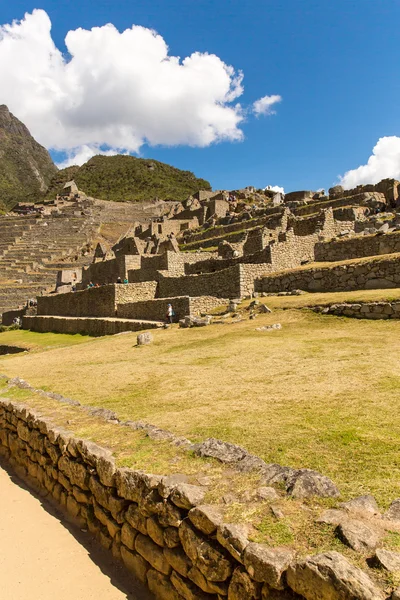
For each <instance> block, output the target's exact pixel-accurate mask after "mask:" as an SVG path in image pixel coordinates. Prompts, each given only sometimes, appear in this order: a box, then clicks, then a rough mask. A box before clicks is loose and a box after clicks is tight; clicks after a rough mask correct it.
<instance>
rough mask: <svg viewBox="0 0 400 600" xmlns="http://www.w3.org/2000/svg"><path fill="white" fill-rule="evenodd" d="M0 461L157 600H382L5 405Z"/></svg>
mask: <svg viewBox="0 0 400 600" xmlns="http://www.w3.org/2000/svg"><path fill="white" fill-rule="evenodd" d="M0 456H2V457H3V458H5V459H6V460H7V461H8V462H9V464H10V465H11V466H12V467H13V469H14V470H15V472H16V473H17V475H18V476H19V477H21V478H22V479H23V480H24V481H26V482H27V483H28V485H31V486H33V487H34V488H35V489H37V490H38V491H39V492H40V493H41V494H43V495H46V496H48V498H49V499H52V501H53V502H54V503H55V504H56V505H57V506H58V507H59V508H61V509H62V510H63V511H64V512H65V513H67V514H68V516H69V518H70V519H71V520H72V521H73V522H74V523H75V525H76V526H78V527H80V528H81V529H87V530H88V531H89V532H90V534H91V535H92V536H94V537H95V538H96V539H97V541H98V542H99V543H100V544H101V545H102V546H103V548H105V549H106V550H108V551H110V552H111V553H112V555H113V556H114V558H115V559H116V560H119V561H122V562H123V564H124V565H125V568H126V569H127V570H129V571H130V572H131V573H132V574H133V576H134V577H135V578H137V579H138V580H140V581H141V582H142V583H144V584H145V585H147V587H148V588H149V589H150V591H151V592H152V593H153V594H154V596H155V598H156V599H157V600H213V599H215V600H218V599H221V598H228V600H246V599H247V600H252V599H256V598H270V597H271V598H272V597H273V598H278V597H279V598H282V599H283V598H285V597H286V595H285V593H284V591H285V590H286V591H287V593H288V595H290V597H291V596H292V593H291V591H292V592H293V591H295V592H298V593H305V594H306V597H309V598H311V596H309V594H308V591H309V590H310V589H311V590H312V592H314V590H315V589H319V586H320V585H323V588H324V590H325V591H326V594H327V595H326V597H328V596H329V598H336V596H337V590H338V586H340V589H342V590H343V593H344V596H343V598H344V597H346V598H347V597H349V598H350V596H351V597H352V598H353V597H354V598H365V599H367V598H368V599H371V600H372V598H374V600H383V598H384V595H383V593H382V592H381V591H380V590H379V589H378V588H377V587H376V586H375V584H374V583H373V582H372V581H371V579H369V577H368V576H367V575H366V574H365V573H363V572H362V571H361V570H360V569H357V568H356V567H354V566H352V565H351V563H349V562H348V561H346V560H345V559H344V557H342V556H341V555H340V554H339V553H336V552H335V553H333V552H332V553H329V554H321V555H317V556H315V557H308V558H307V559H305V560H304V559H296V558H295V553H294V552H293V550H292V549H290V548H287V547H280V548H273V547H271V546H270V545H267V544H259V543H252V542H249V540H248V539H247V528H245V527H243V526H240V525H232V524H228V523H224V522H223V517H222V513H221V512H220V510H219V509H218V506H212V505H206V504H204V497H205V492H206V489H205V488H204V487H200V486H196V485H191V484H189V483H186V481H187V478H185V476H184V475H180V476H176V475H175V476H174V475H172V476H170V477H168V476H167V477H163V476H162V475H152V474H147V473H144V472H143V471H135V470H133V469H129V468H117V467H116V465H115V460H114V458H113V456H112V453H111V452H110V451H109V450H106V449H104V448H101V447H99V446H97V445H96V444H94V443H93V442H88V441H86V440H82V439H77V438H75V437H74V436H73V434H71V433H70V432H67V431H65V430H62V429H60V428H58V427H55V426H54V425H53V423H52V422H51V421H50V420H49V419H47V418H45V417H42V416H41V415H40V414H38V413H36V412H35V411H33V410H32V409H30V408H29V407H26V406H23V405H21V404H18V403H16V402H14V401H10V400H8V399H0ZM274 466H276V465H274ZM307 561H308V562H307ZM313 561H314V562H313ZM327 562H328V563H329V568H328V569H325V568H324V565H326V563H327ZM315 564H316V565H317V567H318V565H319V564H321V565H322V567H321V570H322V574H319V571H318V568H317V567H316V566H315ZM312 569H313V570H312ZM309 571H311V572H312V573H315V575H313V579H312V581H313V582H314V584H313V586H312V588H310V587H309V581H310V579H309V576H308V575H307V573H308V572H309ZM304 572H306V576H305V577H304V575H303V573H304ZM349 581H350V583H349ZM290 590H291V591H290ZM297 597H298V598H299V599H300V598H302V597H303V596H297ZM313 597H314V596H313Z"/></svg>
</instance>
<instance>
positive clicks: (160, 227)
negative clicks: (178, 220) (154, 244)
mask: <svg viewBox="0 0 400 600" xmlns="http://www.w3.org/2000/svg"><path fill="white" fill-rule="evenodd" d="M158 233H162V225H159V226H158Z"/></svg>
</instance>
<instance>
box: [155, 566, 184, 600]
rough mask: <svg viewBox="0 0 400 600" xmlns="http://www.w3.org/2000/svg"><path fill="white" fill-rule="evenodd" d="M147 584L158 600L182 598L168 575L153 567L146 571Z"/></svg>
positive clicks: (177, 599)
mask: <svg viewBox="0 0 400 600" xmlns="http://www.w3.org/2000/svg"><path fill="white" fill-rule="evenodd" d="M147 585H148V586H149V590H150V591H151V592H152V593H153V594H154V596H155V597H156V598H157V599H158V600H182V596H180V595H179V594H178V592H177V591H176V589H175V588H174V586H173V585H172V583H171V582H170V580H169V579H168V577H165V575H162V574H161V573H159V572H158V571H155V570H154V569H150V570H149V571H147Z"/></svg>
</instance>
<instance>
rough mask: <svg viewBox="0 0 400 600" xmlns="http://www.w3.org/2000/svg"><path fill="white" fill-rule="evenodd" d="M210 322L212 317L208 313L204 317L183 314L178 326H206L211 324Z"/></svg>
mask: <svg viewBox="0 0 400 600" xmlns="http://www.w3.org/2000/svg"><path fill="white" fill-rule="evenodd" d="M211 322H212V317H211V316H210V315H207V316H205V317H194V316H185V318H184V319H180V320H179V327H184V328H186V327H206V326H207V325H211Z"/></svg>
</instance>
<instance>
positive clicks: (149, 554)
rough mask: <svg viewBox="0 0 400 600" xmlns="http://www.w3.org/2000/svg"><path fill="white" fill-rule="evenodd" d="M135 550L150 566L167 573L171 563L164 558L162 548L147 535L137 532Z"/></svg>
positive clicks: (169, 570)
mask: <svg viewBox="0 0 400 600" xmlns="http://www.w3.org/2000/svg"><path fill="white" fill-rule="evenodd" d="M135 550H136V552H138V553H139V554H140V555H141V556H143V558H144V559H145V560H147V562H148V563H149V564H151V566H152V567H154V568H155V569H157V571H160V573H164V575H169V574H170V572H171V565H170V564H169V563H168V561H167V560H166V558H165V556H164V554H163V551H162V548H160V547H159V546H157V544H155V543H154V542H153V541H152V540H151V539H150V538H149V537H147V536H145V535H142V534H141V533H139V534H138V535H137V537H136V539H135Z"/></svg>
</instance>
